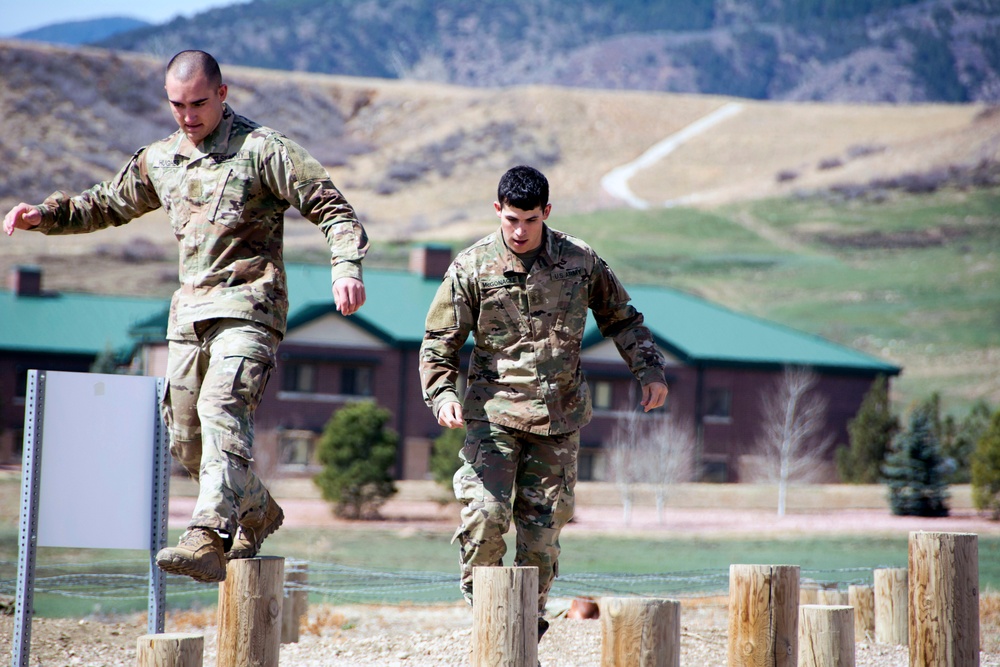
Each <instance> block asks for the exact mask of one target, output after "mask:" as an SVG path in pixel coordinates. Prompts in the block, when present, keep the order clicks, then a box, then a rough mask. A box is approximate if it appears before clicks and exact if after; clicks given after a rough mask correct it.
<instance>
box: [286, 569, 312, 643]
mask: <svg viewBox="0 0 1000 667" xmlns="http://www.w3.org/2000/svg"><path fill="white" fill-rule="evenodd" d="M308 582H309V563H308V562H306V561H298V560H297V561H287V562H286V563H285V589H284V599H283V600H282V604H281V643H282V644H293V643H295V642H298V641H299V625H300V624H301V621H302V617H303V616H305V615H306V614H308V613H309V591H307V590H305V589H304V588H303V587H304V586H305V585H306V584H307V583H308Z"/></svg>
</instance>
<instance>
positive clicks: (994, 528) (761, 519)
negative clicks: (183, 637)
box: [0, 498, 1000, 667]
mask: <svg viewBox="0 0 1000 667" xmlns="http://www.w3.org/2000/svg"><path fill="white" fill-rule="evenodd" d="M190 502H192V501H190V499H184V498H176V499H175V498H172V499H171V508H170V509H171V523H172V525H175V526H176V525H183V522H184V521H185V520H186V517H187V516H190V511H191V510H190V508H189V507H188V506H187V505H188V504H190ZM283 504H285V505H286V516H287V517H288V518H287V519H286V524H287V525H292V526H299V527H306V526H308V527H314V528H319V529H323V528H332V527H336V528H338V529H342V530H349V529H351V528H361V527H368V526H365V525H363V524H360V525H359V524H349V523H344V522H341V521H339V520H336V519H334V518H332V517H331V515H330V512H329V508H328V507H326V506H325V505H323V504H322V503H317V502H314V501H308V500H287V501H283ZM390 509H392V511H391V512H386V514H387V515H389V516H392V517H394V518H395V521H392V520H390V521H386V522H383V524H384V526H383V527H392V526H393V525H397V524H398V526H399V527H408V528H413V527H416V526H426V527H429V528H434V527H437V528H441V529H442V530H446V529H450V527H452V526H453V524H454V521H455V516H454V511H453V508H450V507H442V506H441V505H439V504H436V503H429V502H415V501H413V500H408V501H407V502H405V503H404V502H399V503H397V504H396V505H395V507H390ZM289 510H291V511H289ZM620 517H621V510H620V508H610V507H607V508H605V507H584V508H581V509H580V511H579V512H578V516H577V520H576V521H575V522H574V523H573V524H571V526H569V527H568V528H567V530H571V531H588V530H593V531H600V532H606V533H622V534H627V533H646V532H656V533H659V534H662V535H670V534H676V535H685V536H688V537H690V536H691V535H693V534H703V535H746V534H748V533H753V534H755V535H757V536H769V537H777V536H781V535H790V534H799V535H801V534H816V533H827V534H829V533H839V534H843V533H855V534H856V533H868V534H872V535H877V534H880V535H905V534H906V533H907V532H908V531H912V530H936V531H946V532H974V533H978V534H980V535H996V534H998V533H1000V523H997V522H991V521H988V520H986V519H985V518H983V517H981V516H978V515H976V514H975V513H973V512H969V511H955V512H953V515H952V516H951V517H949V518H947V519H919V518H916V517H893V516H891V515H890V514H888V513H887V512H885V511H884V510H849V511H844V510H840V511H832V512H830V511H827V512H809V513H802V514H794V515H790V516H786V517H781V518H778V517H775V516H774V513H773V512H770V511H769V512H762V511H754V510H750V509H745V510H738V509H732V508H728V509H719V510H711V509H671V510H669V511H668V512H667V514H666V515H665V517H664V519H665V521H664V522H663V523H660V521H659V520H658V518H657V517H656V516H655V513H654V512H653V511H652V510H651V509H650V508H637V509H636V513H635V515H634V517H633V521H632V523H631V525H630V526H629V527H628V528H623V527H622V525H621V518H620ZM984 597H985V596H984ZM560 602H561V603H562V604H561V605H560ZM566 606H568V600H562V601H560V600H552V601H551V602H550V610H549V611H550V613H551V614H555V615H556V617H555V618H553V620H552V625H551V628H550V629H549V631H548V633H547V634H546V635H545V638H544V639H543V640H542V642H541V644H540V645H539V658H540V661H541V664H542V665H544V666H545V667H589V666H591V665H594V666H596V665H599V664H600V644H601V624H600V622H598V621H593V620H574V619H568V618H564V617H561V616H559V615H558V611H559V609H560V608H565V607H566ZM988 608H989V610H990V611H989V612H986V611H985V610H986V609H987V605H984V607H983V609H984V614H983V616H982V618H983V621H982V627H981V631H980V637H981V639H982V646H983V648H984V649H986V652H984V653H982V655H981V660H980V665H981V667H1000V596H997V594H996V593H992V594H990V601H989V605H988ZM471 623H472V612H471V609H470V608H469V607H467V606H465V605H464V604H454V605H440V606H365V605H338V606H331V605H313V606H311V607H310V609H309V615H308V617H307V618H305V619H304V620H303V623H302V630H301V636H300V641H299V642H298V643H294V644H284V645H283V646H282V648H281V658H280V665H281V667H320V666H322V667H440V666H448V667H466V666H467V665H468V652H469V645H470V639H471ZM681 626H682V631H681V664H682V665H685V666H696V667H716V666H720V665H725V664H726V653H727V638H726V626H727V609H726V600H725V599H724V598H721V599H720V598H705V599H684V600H682V608H681ZM166 629H167V631H168V632H198V633H203V634H204V636H205V658H204V664H205V665H214V664H215V662H216V632H215V612H214V610H213V609H209V610H205V611H186V612H177V613H176V614H170V615H168V618H167V628H166ZM13 631H14V627H13V618H12V617H11V616H0V664H10V663H11V659H10V656H11V650H12V643H13V634H14V632H13ZM145 633H146V622H145V618H144V617H140V616H135V617H128V618H122V617H117V618H96V617H90V618H86V619H83V620H79V619H45V618H39V619H35V620H34V622H33V624H32V647H31V661H30V664H31V666H32V667H35V666H36V665H37V666H39V667H52V666H58V667H62V666H76V665H79V666H81V667H118V666H129V667H132V666H133V665H135V663H136V648H135V647H136V639H137V638H138V637H139V636H141V635H143V634H145ZM908 661H909V660H908V650H907V648H906V647H896V646H886V645H881V644H873V643H869V642H865V641H858V642H857V643H856V662H855V664H856V665H857V667H906V666H907V665H908Z"/></svg>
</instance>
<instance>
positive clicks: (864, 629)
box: [847, 584, 875, 642]
mask: <svg viewBox="0 0 1000 667" xmlns="http://www.w3.org/2000/svg"><path fill="white" fill-rule="evenodd" d="M847 602H848V604H850V605H851V606H852V607H854V641H856V642H857V641H864V642H870V641H873V640H874V639H875V589H874V588H872V587H871V586H861V585H855V584H851V585H850V586H848V587H847Z"/></svg>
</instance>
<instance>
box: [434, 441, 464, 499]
mask: <svg viewBox="0 0 1000 667" xmlns="http://www.w3.org/2000/svg"><path fill="white" fill-rule="evenodd" d="M464 444H465V429H464V428H449V429H445V430H444V432H443V433H441V435H439V436H438V437H437V438H436V439H435V440H434V443H433V445H432V446H431V475H432V476H433V477H434V481H435V482H437V483H438V484H440V485H441V486H443V487H445V488H446V489H450V488H451V485H452V479H453V478H454V477H455V473H456V472H458V469H459V467H460V466H461V465H462V460H461V459H460V458H458V453H459V452H460V451H461V450H462V445H464Z"/></svg>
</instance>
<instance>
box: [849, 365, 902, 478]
mask: <svg viewBox="0 0 1000 667" xmlns="http://www.w3.org/2000/svg"><path fill="white" fill-rule="evenodd" d="M898 431H899V419H898V418H897V417H896V415H894V414H892V408H891V406H890V404H889V382H888V380H887V379H886V378H885V376H884V375H880V376H878V377H877V378H876V379H875V382H874V383H873V384H872V387H871V389H869V390H868V393H867V394H865V399H864V401H862V402H861V407H860V408H858V414H857V415H855V417H854V419H852V420H851V421H850V422H848V424H847V432H848V435H849V437H850V447H844V448H841V449H839V450H837V470H838V472H839V473H840V478H841V479H842V480H843V481H845V482H851V483H854V484H875V483H877V482H878V481H879V467H880V466H881V465H882V462H883V461H884V460H885V454H886V452H887V451H888V449H889V445H890V444H891V443H892V438H893V436H895V435H896V433H897V432H898Z"/></svg>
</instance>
